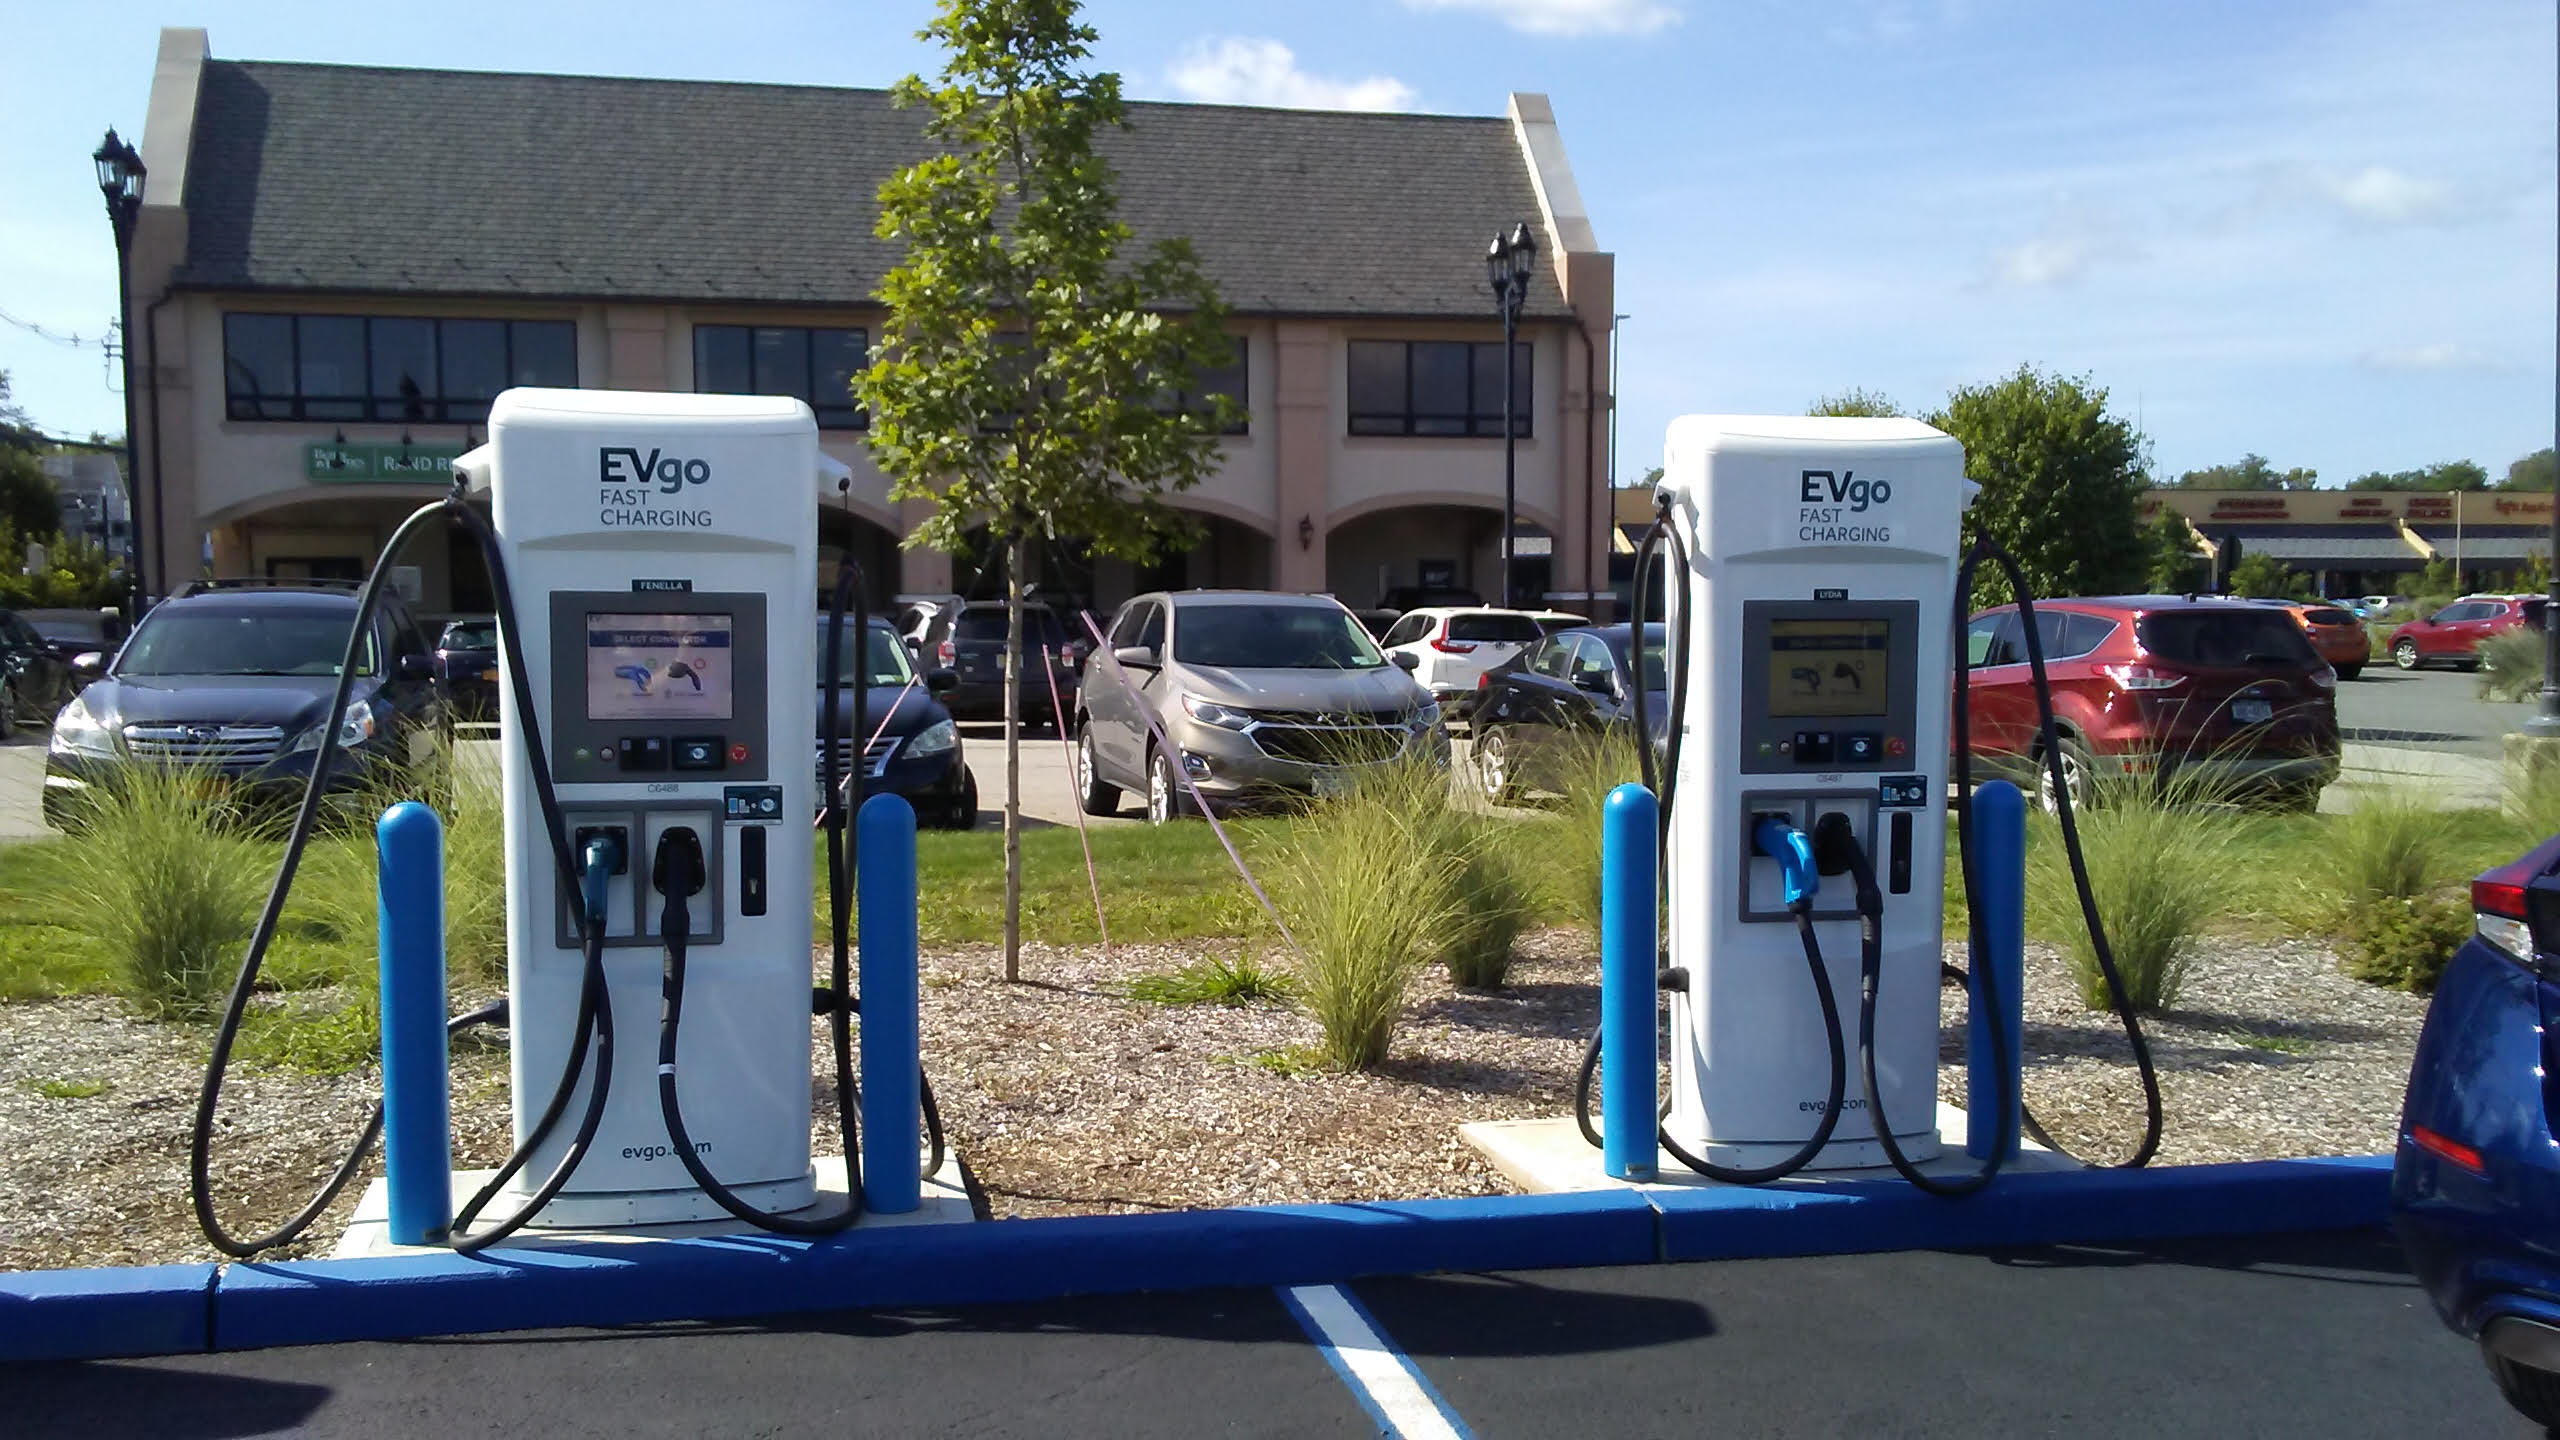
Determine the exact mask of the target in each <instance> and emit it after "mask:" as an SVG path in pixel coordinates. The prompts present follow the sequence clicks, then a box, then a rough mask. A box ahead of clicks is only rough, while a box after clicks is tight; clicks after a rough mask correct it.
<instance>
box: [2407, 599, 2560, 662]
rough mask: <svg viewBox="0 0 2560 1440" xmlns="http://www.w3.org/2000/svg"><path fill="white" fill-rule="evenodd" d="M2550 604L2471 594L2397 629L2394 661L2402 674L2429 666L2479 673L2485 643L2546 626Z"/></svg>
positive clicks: (2541, 600)
mask: <svg viewBox="0 0 2560 1440" xmlns="http://www.w3.org/2000/svg"><path fill="white" fill-rule="evenodd" d="M2549 603H2550V601H2549V600H2547V599H2546V598H2544V597H2542V596H2538V595H2535V596H2525V597H2521V598H2519V597H2511V596H2505V595H2466V596H2464V597H2463V598H2461V599H2459V600H2456V601H2454V602H2453V603H2452V604H2450V605H2447V606H2445V607H2444V608H2443V609H2441V610H2438V611H2437V612H2436V613H2434V614H2433V615H2429V616H2426V617H2425V618H2423V619H2418V620H2411V621H2409V622H2407V623H2406V624H2403V625H2402V626H2401V627H2400V628H2399V629H2397V630H2394V631H2392V632H2391V646H2390V649H2391V663H2392V664H2394V665H2397V666H2399V667H2400V668H2401V669H2403V670H2416V669H2419V668H2420V667H2422V666H2426V665H2453V666H2457V667H2459V668H2462V669H2465V670H2470V669H2476V668H2478V666H2479V664H2480V645H2481V642H2483V641H2485V640H2487V639H2488V638H2489V637H2491V636H2493V635H2498V634H2502V633H2504V632H2505V631H2509V630H2513V629H2515V628H2516V627H2517V626H2520V625H2531V626H2532V627H2534V628H2535V629H2537V630H2538V629H2540V628H2542V611H2543V607H2544V606H2546V605H2548V604H2549Z"/></svg>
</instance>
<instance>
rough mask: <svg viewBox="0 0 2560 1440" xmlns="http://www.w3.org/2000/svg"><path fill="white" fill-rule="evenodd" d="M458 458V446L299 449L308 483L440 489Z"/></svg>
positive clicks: (324, 445)
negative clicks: (368, 483)
mask: <svg viewBox="0 0 2560 1440" xmlns="http://www.w3.org/2000/svg"><path fill="white" fill-rule="evenodd" d="M461 455H462V447H461V446H459V445H400V444H390V445H363V444H354V445H337V444H311V445H305V446H304V447H302V473H303V475H304V476H305V477H306V478H308V479H312V480H317V481H323V482H330V483H343V482H347V481H367V480H370V481H384V482H389V483H393V484H409V485H441V484H444V483H445V482H446V480H447V479H448V478H449V477H450V476H451V475H452V473H453V462H454V461H455V460H456V459H459V458H460V457H461Z"/></svg>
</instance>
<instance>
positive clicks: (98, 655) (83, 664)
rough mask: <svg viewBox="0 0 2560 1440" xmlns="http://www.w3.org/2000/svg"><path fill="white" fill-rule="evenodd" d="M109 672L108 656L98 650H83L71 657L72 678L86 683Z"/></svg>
mask: <svg viewBox="0 0 2560 1440" xmlns="http://www.w3.org/2000/svg"><path fill="white" fill-rule="evenodd" d="M106 673H107V657H106V655H105V654H104V653H103V652H101V651H97V650H83V651H81V652H80V653H79V654H77V655H74V656H72V657H71V678H72V679H74V680H77V681H79V682H80V683H81V684H83V685H86V684H88V683H89V682H90V681H92V680H95V679H97V678H98V677H99V676H101V675H104V674H106Z"/></svg>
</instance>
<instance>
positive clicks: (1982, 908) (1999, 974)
mask: <svg viewBox="0 0 2560 1440" xmlns="http://www.w3.org/2000/svg"><path fill="white" fill-rule="evenodd" d="M1972 825H1973V880H1974V884H1975V885H1976V886H1978V887H1979V888H1980V893H1978V894H1976V895H1974V896H1972V897H1971V898H1972V901H1973V906H1974V913H1975V914H1976V915H1978V916H1980V917H1981V920H1982V949H1981V950H1980V951H1978V952H1976V953H1975V955H1974V956H1973V963H1972V965H1971V967H1970V969H1971V972H1972V975H1973V977H1974V979H1973V984H1972V986H1971V990H1972V996H1971V1000H1972V1004H1971V1007H1970V1009H1969V1011H1968V1015H1969V1017H1970V1018H1969V1019H1968V1020H1967V1022H1966V1025H1965V1036H1964V1062H1965V1075H1964V1106H1965V1109H1964V1113H1965V1127H1964V1148H1965V1151H1966V1153H1967V1154H1970V1155H1971V1156H1973V1158H1975V1159H1976V1160H1988V1159H1990V1158H1992V1156H1993V1155H1995V1154H1996V1155H1998V1156H1999V1158H2000V1160H2001V1162H2002V1163H2004V1164H2005V1163H2007V1162H2008V1161H2010V1160H2013V1159H2016V1158H2017V1154H2018V1114H2019V1105H2020V1100H2019V1094H2018V1084H2019V1081H2020V1079H2021V1078H2022V1076H2023V1073H2024V1072H2023V1070H2022V1069H2021V1064H2022V1062H2021V1058H2020V1057H2021V1056H2022V1055H2023V1054H2024V1052H2025V1044H2024V1037H2023V1036H2022V1035H2021V1034H2020V1033H2019V1032H2020V1030H2021V1029H2022V1028H2023V1027H2024V1026H2025V1024H2026V996H2025V995H2024V993H2023V992H2024V990H2025V988H2026V983H2027V799H2026V797H2025V796H2024V795H2021V794H2019V793H2018V787H2017V786H2015V785H2012V784H2010V783H2009V782H2008V781H2006V780H1994V781H1992V782H1990V783H1989V784H1987V785H1984V786H1982V787H1981V788H1980V789H1978V790H1976V791H1974V792H1973V817H1972ZM1985 975H1988V976H1990V977H1991V979H1992V981H1993V988H1994V989H1995V990H1997V991H1998V992H1999V1005H2000V1027H2001V1031H2002V1034H2001V1040H2002V1045H2001V1047H2000V1049H1999V1050H1998V1051H1994V1050H1993V1049H1992V1047H1991V1026H1990V1023H1989V1021H1990V1018H1991V1011H1990V1008H1989V1007H1988V1006H1986V1005H1984V1004H1983V1003H1982V977H1983V976H1985Z"/></svg>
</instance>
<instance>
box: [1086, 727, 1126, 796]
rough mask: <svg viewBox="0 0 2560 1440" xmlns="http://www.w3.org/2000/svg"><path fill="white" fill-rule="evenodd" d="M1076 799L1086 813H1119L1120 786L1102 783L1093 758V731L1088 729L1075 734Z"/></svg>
mask: <svg viewBox="0 0 2560 1440" xmlns="http://www.w3.org/2000/svg"><path fill="white" fill-rule="evenodd" d="M1076 799H1077V801H1078V802H1079V803H1080V804H1081V805H1082V806H1083V807H1084V813H1086V814H1087V815H1117V814H1119V813H1120V787H1119V786H1117V785H1108V784H1105V783H1103V779H1102V772H1101V770H1100V769H1098V768H1097V767H1096V766H1095V764H1094V760H1093V732H1092V731H1091V730H1090V729H1086V730H1083V731H1080V732H1078V734H1077V735H1076Z"/></svg>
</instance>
